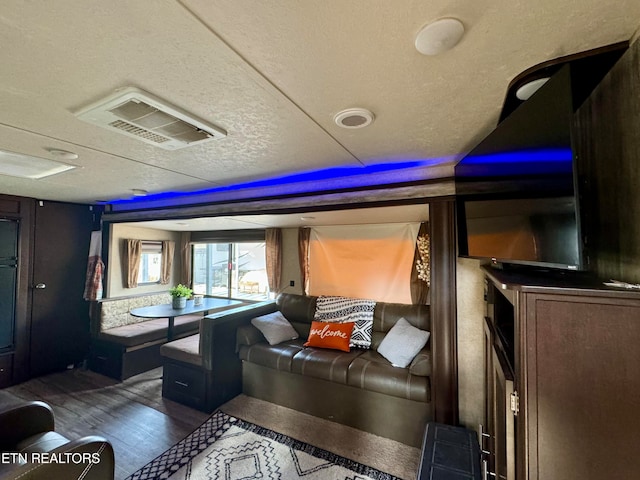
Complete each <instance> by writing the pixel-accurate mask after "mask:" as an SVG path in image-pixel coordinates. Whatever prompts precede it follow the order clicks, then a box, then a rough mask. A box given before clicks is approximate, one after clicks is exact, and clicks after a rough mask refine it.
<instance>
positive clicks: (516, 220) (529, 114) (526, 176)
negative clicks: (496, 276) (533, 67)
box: [455, 67, 585, 270]
mask: <svg viewBox="0 0 640 480" xmlns="http://www.w3.org/2000/svg"><path fill="white" fill-rule="evenodd" d="M573 110H574V108H573V99H572V96H571V72H570V71H569V69H568V68H566V67H565V68H563V69H561V70H560V71H559V72H558V73H556V74H555V75H554V76H553V77H552V78H551V80H549V81H548V82H547V83H546V84H545V85H544V86H543V87H542V88H541V89H540V90H539V91H538V92H536V93H535V94H534V95H533V96H532V97H531V98H530V99H529V100H527V101H526V102H524V103H523V104H522V105H521V106H520V107H518V109H516V110H515V111H514V112H513V113H512V114H511V115H510V116H509V117H507V118H506V119H505V120H503V122H501V123H500V124H499V125H498V127H497V128H496V129H495V130H494V131H493V132H492V133H491V134H489V135H488V136H487V137H486V138H485V139H484V140H483V141H482V142H480V144H478V145H477V146H476V147H475V148H474V149H473V150H472V151H471V152H470V153H469V154H468V155H467V156H466V157H464V158H463V159H462V160H461V161H460V162H459V163H458V165H457V166H456V169H455V175H456V204H457V230H458V254H459V255H460V256H462V257H472V258H481V259H490V260H491V262H492V263H494V264H517V265H528V266H535V267H543V268H555V269H564V270H584V269H585V264H584V262H583V249H582V236H581V233H580V217H579V202H578V197H577V196H576V195H575V194H574V192H575V191H576V189H575V188H574V183H575V179H574V169H573V161H574V158H573V151H572V145H571V131H570V130H571V118H572V114H573Z"/></svg>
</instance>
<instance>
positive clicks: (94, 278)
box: [83, 230, 104, 300]
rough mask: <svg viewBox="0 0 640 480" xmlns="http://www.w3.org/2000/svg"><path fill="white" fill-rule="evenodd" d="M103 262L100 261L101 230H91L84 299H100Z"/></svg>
mask: <svg viewBox="0 0 640 480" xmlns="http://www.w3.org/2000/svg"><path fill="white" fill-rule="evenodd" d="M103 275H104V262H103V261H102V230H98V231H96V232H91V241H90V243H89V259H88V261H87V275H86V278H85V284H84V295H83V298H84V299H85V300H100V299H101V298H102V276H103Z"/></svg>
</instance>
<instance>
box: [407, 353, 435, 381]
mask: <svg viewBox="0 0 640 480" xmlns="http://www.w3.org/2000/svg"><path fill="white" fill-rule="evenodd" d="M432 372H433V363H432V362H431V350H429V349H428V348H423V349H422V350H420V351H419V352H418V354H417V355H416V356H415V357H414V358H413V360H412V361H411V363H410V364H409V373H410V374H412V375H418V376H419V377H430V376H431V373H432Z"/></svg>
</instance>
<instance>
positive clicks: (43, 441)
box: [0, 401, 115, 480]
mask: <svg viewBox="0 0 640 480" xmlns="http://www.w3.org/2000/svg"><path fill="white" fill-rule="evenodd" d="M54 427H55V425H54V418H53V410H52V409H51V407H50V406H49V405H47V404H46V403H43V402H36V401H32V402H28V403H26V404H21V405H18V406H14V407H10V408H7V409H3V410H0V479H1V480H10V479H11V480H13V479H20V480H31V479H33V480H35V479H46V480H53V479H76V478H83V479H85V480H92V479H96V480H97V479H99V480H103V479H108V480H113V475H114V469H115V461H114V454H113V448H112V446H111V444H110V443H109V441H108V440H106V439H105V438H103V437H98V436H87V437H82V438H80V439H77V440H69V439H67V438H66V437H64V436H62V435H60V434H59V433H57V432H55V430H54Z"/></svg>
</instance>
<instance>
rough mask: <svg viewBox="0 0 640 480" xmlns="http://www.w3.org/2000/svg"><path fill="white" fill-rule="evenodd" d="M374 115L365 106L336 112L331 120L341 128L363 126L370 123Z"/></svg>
mask: <svg viewBox="0 0 640 480" xmlns="http://www.w3.org/2000/svg"><path fill="white" fill-rule="evenodd" d="M374 119H375V116H374V115H373V113H371V112H370V111H369V110H367V109H365V108H348V109H346V110H342V111H341V112H338V113H336V115H335V116H334V117H333V121H334V122H336V124H337V125H338V126H339V127H342V128H363V127H366V126H367V125H370V124H371V123H372V122H373V120H374Z"/></svg>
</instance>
